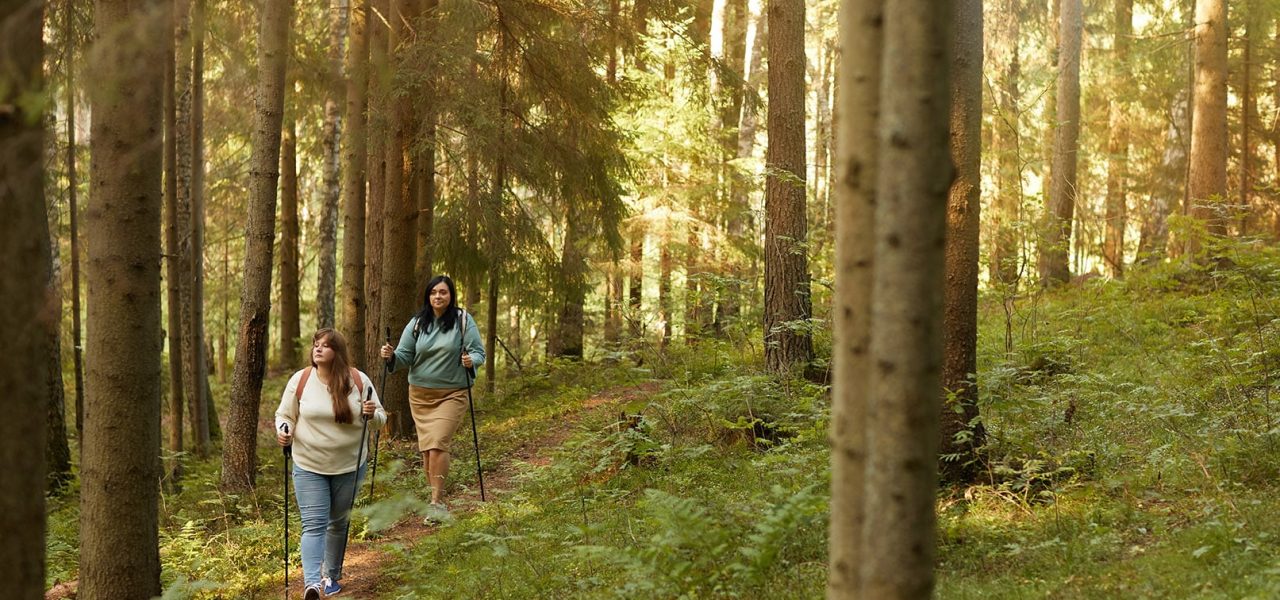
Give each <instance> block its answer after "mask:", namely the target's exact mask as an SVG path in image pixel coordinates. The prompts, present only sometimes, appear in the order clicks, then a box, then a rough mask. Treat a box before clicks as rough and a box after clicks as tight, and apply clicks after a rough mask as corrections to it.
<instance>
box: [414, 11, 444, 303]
mask: <svg viewBox="0 0 1280 600" xmlns="http://www.w3.org/2000/svg"><path fill="white" fill-rule="evenodd" d="M439 6H440V2H439V0H422V15H423V16H424V20H423V21H422V23H423V25H424V27H423V30H422V31H421V32H420V33H419V34H418V35H419V36H422V37H425V38H426V39H433V38H434V37H435V35H436V33H435V30H436V21H438V20H439V18H440V17H439V14H438V12H439V11H438V9H439ZM429 75H430V74H429ZM433 81H434V79H428V81H427V83H426V84H425V86H426V88H427V89H425V90H424V91H423V93H422V94H421V96H424V97H427V98H432V99H434V98H435V90H434V88H435V84H434V83H432V82H433ZM418 105H419V106H420V107H421V102H419V104H418ZM419 110H421V116H420V117H418V118H419V119H421V121H420V126H421V129H422V136H423V139H424V140H426V141H425V143H421V144H420V145H419V146H418V148H419V149H418V156H417V157H416V158H415V159H414V173H415V175H416V179H417V182H418V185H417V186H415V194H416V195H415V197H414V199H415V202H416V203H417V205H418V223H417V231H416V234H417V240H416V241H417V245H416V247H417V249H418V251H417V253H416V254H415V256H414V260H415V261H416V264H415V267H414V271H413V272H414V277H415V278H416V279H417V281H419V282H423V283H425V282H427V281H430V280H431V277H432V261H433V260H434V253H433V250H434V249H435V243H434V241H433V239H432V228H433V227H434V226H435V220H436V196H437V193H438V190H437V187H436V185H437V184H436V144H437V141H436V115H435V110H434V107H433V106H432V105H431V103H430V102H428V104H427V106H426V107H425V110H423V109H421V108H420V109H419Z"/></svg>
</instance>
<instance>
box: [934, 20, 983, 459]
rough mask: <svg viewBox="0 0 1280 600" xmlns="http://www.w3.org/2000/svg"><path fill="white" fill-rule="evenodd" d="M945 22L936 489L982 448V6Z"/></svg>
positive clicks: (975, 457) (974, 457)
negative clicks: (947, 164)
mask: <svg viewBox="0 0 1280 600" xmlns="http://www.w3.org/2000/svg"><path fill="white" fill-rule="evenodd" d="M953 6H954V7H955V18H954V20H953V21H952V25H951V28H952V46H951V50H952V52H953V54H952V59H953V60H952V63H951V64H952V69H951V161H952V163H953V164H954V165H955V180H954V181H952V182H951V190H950V192H949V194H948V199H947V234H946V250H945V254H946V266H945V271H946V282H945V285H944V289H943V329H942V341H943V357H944V359H943V363H942V392H943V395H942V397H941V398H940V400H942V410H941V412H940V413H939V425H940V430H941V433H942V435H941V437H940V438H939V442H940V446H939V448H940V453H941V462H939V463H938V467H939V470H940V475H941V477H942V479H943V481H946V482H949V483H966V482H970V481H973V479H974V477H975V476H976V475H977V473H978V471H977V467H978V456H977V449H978V448H980V447H982V445H983V443H984V441H985V439H984V438H985V437H986V436H985V430H984V428H983V427H982V424H981V423H979V422H978V384H977V380H976V378H977V373H978V232H979V229H980V223H981V218H980V210H981V204H980V203H981V196H982V37H983V23H982V0H955V2H954V4H953Z"/></svg>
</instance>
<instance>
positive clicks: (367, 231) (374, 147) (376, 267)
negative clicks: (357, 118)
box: [364, 0, 400, 365]
mask: <svg viewBox="0 0 1280 600" xmlns="http://www.w3.org/2000/svg"><path fill="white" fill-rule="evenodd" d="M389 6H390V4H389V1H388V0H370V3H369V8H370V13H369V16H368V19H369V20H368V27H369V123H368V128H369V131H368V136H367V138H368V139H369V140H383V139H385V138H386V136H387V131H388V115H387V108H388V106H389V102H388V90H389V88H390V79H389V75H390V68H389V60H388V54H387V43H388V42H387V39H388V37H389V36H390V29H389V28H388V23H387V21H386V19H387V15H388V12H389V8H388V7H389ZM368 150H369V160H368V171H369V173H368V174H369V196H368V197H367V198H366V206H365V224H364V243H365V252H364V257H365V263H364V268H365V271H364V290H365V299H366V304H365V323H366V326H365V364H367V365H376V364H381V363H382V359H381V358H380V357H379V356H378V349H379V348H381V347H382V344H383V342H384V341H387V340H385V339H384V338H385V337H386V330H387V328H388V327H399V326H400V324H399V323H393V322H390V321H384V320H383V317H382V252H383V247H382V246H383V244H382V239H383V237H382V221H383V217H382V212H383V205H384V204H385V200H386V190H387V183H386V181H387V178H386V174H387V169H386V167H387V162H386V155H387V145H386V144H385V143H379V142H373V143H369V146H368Z"/></svg>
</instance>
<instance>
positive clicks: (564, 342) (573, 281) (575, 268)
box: [490, 210, 587, 359]
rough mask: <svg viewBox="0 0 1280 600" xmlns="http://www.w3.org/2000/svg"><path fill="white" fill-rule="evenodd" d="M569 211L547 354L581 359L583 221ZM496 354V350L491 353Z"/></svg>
mask: <svg viewBox="0 0 1280 600" xmlns="http://www.w3.org/2000/svg"><path fill="white" fill-rule="evenodd" d="M574 212H575V211H573V210H570V211H567V212H566V214H565V225H564V231H565V233H564V247H563V249H562V252H561V254H560V291H559V294H558V295H559V296H560V318H559V319H558V320H557V323H556V332H555V333H554V334H553V335H552V336H551V339H550V340H549V348H548V350H547V354H549V355H551V356H563V357H569V358H577V359H581V358H582V356H583V345H582V329H583V310H582V305H583V303H584V302H585V301H586V295H587V288H586V275H587V256H586V253H585V252H583V248H582V247H583V245H584V244H585V243H586V240H585V239H584V238H585V237H586V233H585V232H583V231H582V223H583V220H584V219H583V218H582V216H581V215H577V214H574ZM490 352H493V353H494V355H495V356H496V355H497V351H496V350H490Z"/></svg>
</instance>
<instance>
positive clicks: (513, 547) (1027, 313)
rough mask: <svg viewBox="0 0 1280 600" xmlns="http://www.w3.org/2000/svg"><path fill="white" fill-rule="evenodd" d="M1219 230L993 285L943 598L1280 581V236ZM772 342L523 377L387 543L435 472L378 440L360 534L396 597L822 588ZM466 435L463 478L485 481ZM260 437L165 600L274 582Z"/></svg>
mask: <svg viewBox="0 0 1280 600" xmlns="http://www.w3.org/2000/svg"><path fill="white" fill-rule="evenodd" d="M1221 252H1222V255H1223V256H1225V257H1226V259H1225V260H1223V261H1220V265H1219V266H1218V267H1217V268H1212V269H1210V268H1200V267H1189V266H1184V265H1161V266H1156V267H1151V268H1147V269H1142V270H1134V271H1133V272H1131V273H1129V274H1127V275H1126V278H1125V279H1124V280H1123V281H1108V280H1103V279H1094V280H1090V281H1086V282H1085V283H1083V284H1074V285H1071V286H1067V287H1064V288H1062V289H1058V290H1053V291H1050V292H1032V293H1025V294H1022V295H1019V296H1015V297H1009V298H1005V297H999V296H998V295H997V294H995V293H994V292H993V293H990V294H989V295H988V296H986V297H984V298H983V299H982V303H981V308H980V310H981V314H980V333H979V372H978V374H977V381H978V383H979V389H980V394H981V397H980V410H981V413H982V419H983V423H984V426H985V430H986V433H987V443H986V446H985V447H983V448H982V451H981V454H980V460H979V464H978V466H979V467H980V468H979V469H977V471H978V472H979V473H980V477H979V481H978V482H976V483H972V484H969V485H961V486H955V487H949V488H946V489H943V490H941V491H940V494H939V503H938V536H939V537H938V544H939V546H938V552H937V556H938V583H937V591H936V594H937V595H938V596H939V597H943V598H1027V597H1053V598H1170V597H1172V598H1192V597H1194V598H1200V597H1209V598H1214V597H1218V598H1271V597H1280V519H1277V518H1276V515H1280V494H1277V493H1276V492H1277V480H1278V479H1280V413H1278V412H1277V408H1278V407H1280V395H1278V392H1280V389H1278V388H1277V385H1280V370H1278V367H1280V300H1277V298H1280V255H1278V254H1277V253H1276V252H1275V251H1274V250H1271V249H1266V248H1261V247H1254V246H1251V245H1247V244H1240V245H1236V246H1232V247H1228V248H1224V249H1221ZM1006 333H1007V334H1008V335H1007V336H1006ZM759 352H760V350H759V346H758V344H757V345H755V346H754V347H753V346H752V345H751V344H749V343H743V340H736V341H729V340H726V341H718V340H715V339H705V340H703V341H701V342H700V343H699V344H697V345H694V346H688V347H686V346H684V345H683V344H672V345H671V346H669V347H668V348H666V349H665V350H664V351H658V350H657V349H654V348H644V347H641V348H622V349H618V350H617V351H612V352H603V353H600V354H599V355H598V356H596V357H595V358H594V359H593V361H592V362H590V363H588V364H578V363H571V362H564V363H562V362H549V363H543V364H539V365H536V366H530V367H528V368H526V369H525V370H524V372H522V373H519V374H518V375H517V374H514V373H513V374H510V376H508V377H506V378H504V380H503V382H502V383H501V385H499V389H498V391H497V393H496V394H494V395H492V396H487V397H483V398H481V399H479V400H478V402H477V407H478V412H479V419H480V424H481V427H480V439H481V444H482V457H483V459H484V464H485V474H486V476H487V483H491V484H492V481H493V480H495V479H498V480H504V481H503V483H502V485H503V489H501V490H493V489H491V490H490V491H491V493H492V494H493V499H492V500H491V501H490V502H487V503H483V504H480V503H467V502H463V501H461V500H459V501H458V502H457V503H455V507H456V509H457V510H456V514H457V517H458V518H457V520H456V521H454V522H453V523H451V524H449V525H446V526H443V527H440V528H439V529H438V530H437V531H436V532H435V533H434V534H432V535H429V536H426V537H423V538H420V539H417V540H415V541H412V542H407V543H399V544H392V543H389V542H381V541H380V540H381V538H380V536H381V535H382V533H381V531H382V530H383V529H385V528H386V527H388V526H390V525H392V524H394V523H395V522H397V521H398V520H402V519H408V518H419V517H418V511H420V510H421V508H422V506H423V504H424V502H423V498H424V496H425V492H426V490H425V488H424V485H423V478H422V475H421V464H420V458H419V457H418V456H417V452H416V450H415V449H414V448H412V447H409V446H407V445H405V444H404V443H387V442H385V441H384V444H383V445H382V449H381V456H380V467H379V474H378V501H377V502H375V503H373V504H371V505H366V506H363V507H362V508H361V509H360V510H359V511H358V516H357V519H356V533H355V535H356V536H357V537H360V538H363V539H367V540H371V541H372V542H373V543H381V544H382V547H383V548H384V549H385V550H387V551H388V554H389V556H390V561H389V562H388V563H386V564H384V565H382V566H381V572H382V584H381V590H380V592H381V593H380V596H379V597H386V598H434V597H455V598H588V599H590V598H601V599H606V598H770V599H773V598H819V597H822V596H823V593H824V586H825V577H826V564H825V563H826V553H827V550H826V548H827V541H826V538H827V531H826V513H827V508H828V487H829V468H828V444H827V441H826V438H825V436H826V431H827V426H828V419H829V395H828V389H827V388H826V387H824V386H821V385H815V384H810V383H806V382H803V381H798V380H791V379H787V380H779V379H776V378H773V377H770V376H768V375H765V374H763V373H761V372H760V371H759V369H758V368H757V367H755V366H754V365H758V364H759V362H760V356H759ZM282 386H283V380H280V379H278V378H277V379H275V380H272V381H270V382H268V384H267V385H266V386H265V388H264V389H267V390H278V389H279V388H280V387H282ZM273 393H274V392H273ZM271 395H272V394H267V397H268V398H267V400H266V401H264V408H263V412H264V415H265V414H269V411H270V410H271V408H273V407H274V402H273V401H272V400H271V399H270V396H271ZM460 436H462V437H460V438H459V439H458V442H457V444H456V448H457V456H456V457H455V461H454V468H453V470H452V473H451V475H450V479H451V483H450V485H451V487H452V493H453V494H454V497H456V498H459V497H462V496H464V494H463V492H473V491H474V488H475V487H476V484H477V483H478V482H477V481H476V474H475V470H474V468H473V465H474V458H475V457H474V454H472V452H473V451H472V450H471V444H470V439H469V436H470V432H469V431H468V430H467V429H466V424H464V427H463V430H462V431H460ZM259 457H260V470H259V474H258V488H257V490H256V491H255V492H253V493H250V494H245V495H242V496H229V495H224V494H221V493H219V492H218V490H217V487H216V485H215V483H216V481H217V476H218V467H217V464H216V454H215V458H212V459H209V460H204V461H199V460H195V459H193V458H191V457H184V460H185V461H186V463H187V467H188V468H187V479H186V480H185V483H184V489H183V490H182V491H181V492H172V491H171V492H166V494H165V495H164V497H163V499H162V523H161V528H162V539H161V544H162V560H163V562H164V569H165V571H164V578H165V583H166V586H167V587H168V592H167V596H168V597H172V598H181V597H249V596H252V595H259V596H271V595H272V594H271V593H270V592H271V590H278V589H279V588H278V586H279V585H280V583H281V580H280V579H281V578H280V556H279V550H280V538H281V535H282V533H283V531H282V529H281V520H280V519H281V511H282V510H283V505H282V504H281V485H282V479H281V467H282V465H281V463H280V460H279V451H278V449H276V447H275V446H274V444H273V443H272V441H271V440H270V439H269V438H268V437H266V436H265V435H264V436H263V437H262V439H260V446H259ZM498 475H502V476H503V477H501V478H499V477H497V476H498ZM73 486H74V484H73ZM365 491H366V492H367V488H365ZM74 497H75V488H74V487H72V488H71V490H70V491H69V492H68V495H67V496H66V497H64V498H56V499H53V500H52V501H51V503H50V521H49V542H48V553H49V578H50V583H51V584H52V583H53V582H54V581H61V580H66V579H70V578H74V577H75V572H76V563H75V561H76V541H75V535H76V518H77V515H76V506H75V502H74ZM365 500H366V498H365V497H362V498H361V504H362V505H363V504H365ZM871 518H875V517H874V515H872V516H871ZM294 519H295V521H294V524H293V525H292V526H291V532H292V533H293V534H294V536H295V539H296V531H297V529H293V527H296V514H295V515H294ZM293 546H294V550H293V552H294V555H293V557H292V560H293V564H294V565H297V554H296V552H297V551H296V543H294V544H293Z"/></svg>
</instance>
